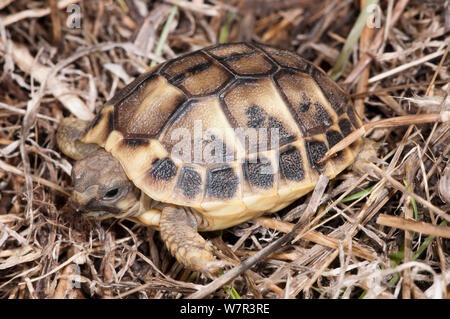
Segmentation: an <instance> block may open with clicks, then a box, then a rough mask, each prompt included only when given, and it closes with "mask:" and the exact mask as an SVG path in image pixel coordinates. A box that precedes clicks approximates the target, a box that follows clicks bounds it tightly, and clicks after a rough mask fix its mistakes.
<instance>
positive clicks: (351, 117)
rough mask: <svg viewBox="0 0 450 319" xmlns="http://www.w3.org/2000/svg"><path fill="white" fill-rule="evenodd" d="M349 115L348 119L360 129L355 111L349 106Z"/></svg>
mask: <svg viewBox="0 0 450 319" xmlns="http://www.w3.org/2000/svg"><path fill="white" fill-rule="evenodd" d="M347 114H348V118H349V119H350V122H352V124H353V126H354V127H359V123H358V120H357V119H356V114H355V110H354V108H353V107H352V106H351V105H349V106H348V108H347Z"/></svg>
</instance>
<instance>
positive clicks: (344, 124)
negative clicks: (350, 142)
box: [339, 119, 353, 136]
mask: <svg viewBox="0 0 450 319" xmlns="http://www.w3.org/2000/svg"><path fill="white" fill-rule="evenodd" d="M339 128H340V129H341V131H342V134H344V136H347V135H349V134H350V133H351V132H352V131H353V129H352V123H350V121H349V120H347V119H342V120H340V121H339Z"/></svg>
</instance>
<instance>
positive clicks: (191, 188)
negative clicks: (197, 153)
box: [177, 167, 202, 199]
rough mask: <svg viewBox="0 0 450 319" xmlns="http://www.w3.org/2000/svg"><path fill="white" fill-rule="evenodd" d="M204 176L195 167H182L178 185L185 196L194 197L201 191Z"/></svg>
mask: <svg viewBox="0 0 450 319" xmlns="http://www.w3.org/2000/svg"><path fill="white" fill-rule="evenodd" d="M201 185H202V178H201V176H200V174H199V173H197V172H196V171H195V169H193V168H190V167H183V168H181V172H180V177H179V178H178V182H177V187H178V188H179V189H181V191H182V192H183V194H184V196H186V197H187V198H190V199H192V198H194V197H195V196H197V195H198V194H199V193H200V191H201Z"/></svg>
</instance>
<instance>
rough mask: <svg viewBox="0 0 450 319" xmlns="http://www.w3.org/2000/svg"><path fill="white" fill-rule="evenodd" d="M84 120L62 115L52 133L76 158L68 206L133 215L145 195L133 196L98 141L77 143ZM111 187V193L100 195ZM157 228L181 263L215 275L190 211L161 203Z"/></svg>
mask: <svg viewBox="0 0 450 319" xmlns="http://www.w3.org/2000/svg"><path fill="white" fill-rule="evenodd" d="M88 124H89V122H86V121H81V120H77V119H74V118H65V119H63V121H62V122H61V124H60V126H59V128H58V131H57V135H56V139H57V144H58V146H59V148H60V149H61V151H62V152H63V153H64V154H66V155H67V156H69V157H71V158H73V159H76V160H77V162H75V164H74V165H73V170H72V180H73V183H74V185H73V189H74V191H73V196H72V199H71V201H72V204H73V206H75V207H76V208H77V209H78V210H81V211H83V214H84V215H85V216H88V217H94V218H96V219H104V218H107V217H116V218H126V217H128V216H126V215H127V212H130V214H132V213H133V214H132V215H133V216H132V217H135V218H136V217H138V216H136V215H134V213H135V211H136V209H134V208H135V206H136V204H142V205H144V204H145V203H143V199H142V198H145V197H141V199H139V192H137V189H136V187H135V186H134V185H133V183H132V182H131V181H130V180H129V179H128V177H127V176H126V174H125V172H124V171H123V169H122V167H121V165H120V163H119V162H118V161H117V160H116V159H115V158H114V157H113V156H112V155H111V154H110V153H108V152H106V151H105V150H104V149H102V148H100V147H99V146H98V145H96V144H86V143H82V142H80V141H79V138H80V136H81V134H82V133H83V132H84V130H85V128H86V127H87V125H88ZM111 190H114V193H116V194H117V195H116V196H112V197H111V198H105V196H107V195H108V193H109V192H111ZM115 190H117V191H115ZM144 206H145V205H144ZM138 207H141V206H139V205H138ZM142 207H143V206H142ZM152 216H153V215H152ZM138 219H139V218H138ZM155 226H158V225H155ZM159 227H160V230H161V237H162V239H163V241H164V242H165V244H166V246H167V247H168V249H169V250H170V252H171V253H172V254H173V256H175V257H176V258H177V260H178V261H179V262H180V263H181V264H183V265H185V266H186V267H188V268H191V269H193V270H195V271H200V272H203V273H205V274H208V275H216V274H217V273H218V271H219V269H220V267H219V266H220V265H221V263H220V262H218V261H216V258H215V257H214V255H213V249H212V247H211V246H210V245H208V244H207V242H206V241H205V239H203V237H202V236H200V234H199V233H198V232H197V222H196V220H195V217H194V216H193V215H192V214H191V213H190V212H187V211H186V210H185V209H183V208H182V207H175V206H166V207H164V208H163V209H162V213H161V217H160V224H159Z"/></svg>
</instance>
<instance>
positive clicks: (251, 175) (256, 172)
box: [242, 156, 273, 189]
mask: <svg viewBox="0 0 450 319" xmlns="http://www.w3.org/2000/svg"><path fill="white" fill-rule="evenodd" d="M242 170H243V173H244V177H245V179H246V180H247V181H249V183H250V184H252V185H254V186H256V187H259V188H264V189H267V188H270V187H272V185H273V168H272V164H271V163H270V161H269V160H268V159H267V158H266V157H263V156H261V157H260V158H257V159H256V160H254V161H252V160H250V161H249V160H245V162H244V163H243V165H242Z"/></svg>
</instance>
